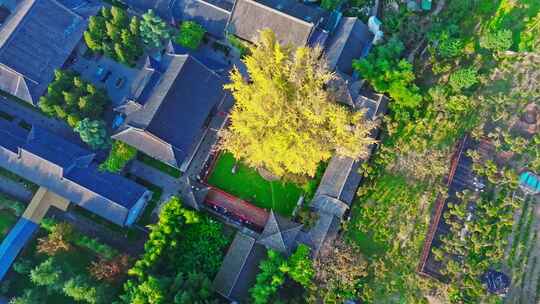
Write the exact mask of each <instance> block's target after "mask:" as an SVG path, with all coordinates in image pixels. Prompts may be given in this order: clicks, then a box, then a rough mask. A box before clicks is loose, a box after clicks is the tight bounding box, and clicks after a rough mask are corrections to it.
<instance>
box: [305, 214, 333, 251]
mask: <svg viewBox="0 0 540 304" xmlns="http://www.w3.org/2000/svg"><path fill="white" fill-rule="evenodd" d="M340 223H341V219H340V218H337V217H336V216H334V215H332V214H328V213H325V212H319V219H318V220H317V222H316V223H315V226H313V227H312V228H311V229H310V230H309V233H308V236H309V238H310V241H311V249H312V254H313V256H314V258H315V257H317V255H318V254H319V253H320V251H321V250H322V249H323V246H324V245H325V244H330V243H331V242H332V241H333V240H334V239H335V238H336V237H337V236H338V232H339V229H340Z"/></svg>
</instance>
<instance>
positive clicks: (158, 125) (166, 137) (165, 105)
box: [113, 53, 227, 168]
mask: <svg viewBox="0 0 540 304" xmlns="http://www.w3.org/2000/svg"><path fill="white" fill-rule="evenodd" d="M141 73H147V72H145V71H143V72H141ZM159 73H160V77H159V79H158V80H157V81H155V82H154V81H148V82H145V83H146V84H145V85H151V86H152V87H151V88H149V89H148V90H149V91H148V92H147V93H143V94H141V96H145V95H144V94H148V97H144V100H143V102H142V103H143V104H142V105H141V108H140V109H139V110H137V111H134V112H132V113H130V114H129V115H128V116H127V117H126V120H125V123H124V124H123V125H122V126H121V127H120V128H119V130H118V131H117V133H116V134H114V135H113V138H115V139H118V140H121V141H123V142H125V143H127V144H129V145H131V146H133V147H135V148H137V149H138V150H140V151H142V152H144V153H146V154H148V155H150V156H152V157H154V158H156V159H158V160H160V161H163V162H165V163H167V164H169V165H171V166H175V167H178V168H180V167H181V165H182V163H183V161H184V160H186V159H187V158H188V156H189V155H190V154H191V153H192V151H193V149H194V148H195V146H196V144H197V142H198V140H199V138H200V136H201V135H202V133H203V132H204V125H205V124H206V122H207V119H208V117H209V114H210V113H211V112H212V111H213V110H214V109H215V108H216V107H217V106H218V105H219V104H220V103H222V102H223V100H224V99H225V97H226V96H227V93H226V92H225V90H224V89H223V85H224V84H225V80H224V79H223V78H222V77H220V76H219V75H218V74H216V73H214V72H213V71H211V70H210V69H208V68H207V67H206V66H204V65H203V64H202V63H201V62H199V61H198V60H197V59H195V58H194V57H193V56H190V55H187V54H182V55H179V54H171V53H168V54H166V55H165V56H164V57H163V59H162V62H161V63H160V68H159ZM144 90H146V88H145V89H143V91H144ZM135 102H138V101H137V100H135Z"/></svg>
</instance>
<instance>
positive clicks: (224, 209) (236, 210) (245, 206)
mask: <svg viewBox="0 0 540 304" xmlns="http://www.w3.org/2000/svg"><path fill="white" fill-rule="evenodd" d="M205 202H206V203H207V204H209V205H211V206H212V207H214V209H216V211H218V212H219V213H222V214H225V215H227V216H231V215H232V216H233V217H236V218H238V219H240V220H242V221H244V222H247V224H252V225H254V226H257V227H258V228H260V229H263V228H264V225H265V224H266V221H267V220H268V216H269V213H268V211H266V210H264V209H262V208H259V207H257V206H254V205H252V204H250V203H248V202H246V201H244V200H241V199H239V198H237V197H235V196H232V195H230V194H228V193H226V192H224V191H221V190H219V189H217V188H214V187H210V189H209V190H208V194H207V196H206V199H205Z"/></svg>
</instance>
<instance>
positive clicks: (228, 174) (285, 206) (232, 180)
mask: <svg viewBox="0 0 540 304" xmlns="http://www.w3.org/2000/svg"><path fill="white" fill-rule="evenodd" d="M235 162H236V160H235V159H234V157H233V156H232V154H230V153H221V155H220V156H219V159H218V160H217V162H216V166H215V168H214V170H213V171H212V173H211V174H210V176H209V177H208V183H210V184H211V185H213V186H216V187H217V188H219V189H222V190H224V191H226V192H228V193H230V194H232V195H234V196H237V197H239V198H241V199H244V200H246V201H249V202H250V203H252V204H254V205H255V206H259V207H262V208H265V209H273V210H274V211H276V212H278V213H279V214H281V215H284V216H290V215H291V214H292V211H293V210H294V208H295V206H296V203H297V202H298V198H299V197H300V195H302V190H301V189H300V188H299V187H298V186H297V185H295V184H292V183H283V182H281V181H272V182H269V181H267V180H265V179H264V178H262V177H261V176H260V175H259V173H257V171H255V170H253V169H251V168H249V167H247V166H245V165H243V164H241V163H240V164H238V167H237V169H236V173H235V174H232V168H233V166H234V164H235Z"/></svg>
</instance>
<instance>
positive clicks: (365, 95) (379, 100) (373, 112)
mask: <svg viewBox="0 0 540 304" xmlns="http://www.w3.org/2000/svg"><path fill="white" fill-rule="evenodd" d="M388 101H389V100H388V97H386V96H384V95H383V94H378V93H374V92H366V91H364V92H362V93H361V94H360V96H358V98H357V99H356V101H355V107H356V108H357V109H364V110H366V117H368V118H369V119H371V120H376V119H377V118H379V117H380V116H383V115H385V114H386V112H387V111H388Z"/></svg>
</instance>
